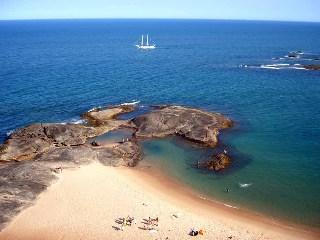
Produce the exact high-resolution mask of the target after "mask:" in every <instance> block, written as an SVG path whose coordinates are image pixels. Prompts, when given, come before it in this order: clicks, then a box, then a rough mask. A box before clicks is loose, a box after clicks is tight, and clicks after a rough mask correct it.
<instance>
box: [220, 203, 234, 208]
mask: <svg viewBox="0 0 320 240" xmlns="http://www.w3.org/2000/svg"><path fill="white" fill-rule="evenodd" d="M223 205H224V206H226V207H229V208H236V209H238V208H237V207H235V206H232V205H229V204H225V203H224V204H223Z"/></svg>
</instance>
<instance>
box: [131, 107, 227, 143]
mask: <svg viewBox="0 0 320 240" xmlns="http://www.w3.org/2000/svg"><path fill="white" fill-rule="evenodd" d="M132 122H133V123H134V124H135V125H136V127H137V131H136V132H135V136H136V137H138V138H152V137H165V136H168V135H174V134H175V135H178V136H181V137H183V138H185V139H188V140H190V141H193V142H197V143H201V144H204V145H206V146H211V147H214V146H215V145H216V144H217V142H218V139H217V136H218V135H219V130H220V129H224V128H229V127H231V126H232V121H231V120H230V119H228V118H226V117H224V116H223V115H221V114H219V113H210V112H205V111H202V110H198V109H193V108H187V107H181V106H161V107H160V108H159V109H157V110H155V111H152V112H150V113H147V114H144V115H141V116H138V117H136V118H134V119H133V120H132Z"/></svg>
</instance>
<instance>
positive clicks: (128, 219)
mask: <svg viewBox="0 0 320 240" xmlns="http://www.w3.org/2000/svg"><path fill="white" fill-rule="evenodd" d="M120 223H121V227H120V230H121V231H123V229H124V227H126V226H132V224H133V223H134V217H130V216H127V217H126V218H120Z"/></svg>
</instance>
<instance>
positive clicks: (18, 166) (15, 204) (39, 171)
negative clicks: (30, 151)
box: [0, 161, 56, 230]
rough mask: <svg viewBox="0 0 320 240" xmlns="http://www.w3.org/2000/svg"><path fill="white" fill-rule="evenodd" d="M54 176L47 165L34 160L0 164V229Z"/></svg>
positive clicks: (31, 200) (27, 204)
mask: <svg viewBox="0 0 320 240" xmlns="http://www.w3.org/2000/svg"><path fill="white" fill-rule="evenodd" d="M55 178H56V177H55V175H54V174H53V173H52V171H51V170H50V168H49V167H47V166H45V165H42V164H39V163H36V162H29V161H27V162H7V163H3V164H0V213H1V214H0V230H1V229H2V228H3V227H4V226H5V223H7V222H9V220H10V219H11V218H12V217H14V216H15V215H17V214H18V213H19V212H20V211H21V210H22V209H24V208H25V207H27V206H30V205H31V204H32V202H33V201H34V200H35V199H36V198H37V196H38V195H39V194H40V193H41V192H42V191H43V190H45V189H46V188H47V187H48V186H49V185H50V183H51V182H52V180H54V179H55Z"/></svg>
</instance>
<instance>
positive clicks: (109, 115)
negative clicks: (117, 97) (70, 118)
mask: <svg viewBox="0 0 320 240" xmlns="http://www.w3.org/2000/svg"><path fill="white" fill-rule="evenodd" d="M134 110H135V106H134V105H119V106H111V107H109V108H98V109H94V110H91V111H89V112H86V113H84V114H82V117H83V118H84V119H86V120H87V121H88V122H89V124H90V125H92V126H101V125H108V124H110V123H112V122H114V121H112V120H117V117H118V116H119V115H120V114H123V113H129V112H132V111H134ZM116 122H117V123H126V122H127V121H121V120H117V121H116Z"/></svg>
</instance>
